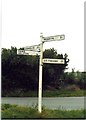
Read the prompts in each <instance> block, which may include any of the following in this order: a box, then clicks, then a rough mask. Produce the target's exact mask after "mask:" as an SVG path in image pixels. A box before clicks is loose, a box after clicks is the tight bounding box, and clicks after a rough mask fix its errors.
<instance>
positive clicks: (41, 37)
mask: <svg viewBox="0 0 86 120" xmlns="http://www.w3.org/2000/svg"><path fill="white" fill-rule="evenodd" d="M42 39H43V35H42V34H41V35H40V40H41V44H40V61H39V91H38V95H39V96H38V111H39V113H41V112H42V66H43V63H42V58H43V42H42Z"/></svg>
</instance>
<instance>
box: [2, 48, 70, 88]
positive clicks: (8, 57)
mask: <svg viewBox="0 0 86 120" xmlns="http://www.w3.org/2000/svg"><path fill="white" fill-rule="evenodd" d="M21 49H22V48H21ZM43 57H44V58H52V59H53V58H55V59H60V58H62V59H64V60H65V64H64V65H61V64H44V65H43V87H44V88H47V86H48V85H50V86H53V87H55V88H58V87H59V85H60V82H59V79H60V76H61V75H62V74H63V73H64V70H65V69H66V66H67V65H68V62H69V61H68V56H67V54H65V55H64V56H63V55H62V54H57V51H56V50H55V49H54V48H51V49H47V50H45V51H44V53H43ZM1 62H2V90H15V89H23V90H36V89H38V79H39V77H38V76H39V56H24V55H21V56H20V55H17V48H16V47H11V49H5V48H4V49H3V50H2V61H1Z"/></svg>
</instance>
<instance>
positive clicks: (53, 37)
mask: <svg viewBox="0 0 86 120" xmlns="http://www.w3.org/2000/svg"><path fill="white" fill-rule="evenodd" d="M64 39H65V35H55V36H48V37H43V42H49V41H57V40H58V41H59V40H64Z"/></svg>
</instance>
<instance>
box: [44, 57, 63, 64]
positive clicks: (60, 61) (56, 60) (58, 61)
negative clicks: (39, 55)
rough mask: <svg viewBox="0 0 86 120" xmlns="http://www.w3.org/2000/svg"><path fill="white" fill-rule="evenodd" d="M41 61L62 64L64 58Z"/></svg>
mask: <svg viewBox="0 0 86 120" xmlns="http://www.w3.org/2000/svg"><path fill="white" fill-rule="evenodd" d="M43 63H50V64H64V59H47V58H46V59H43Z"/></svg>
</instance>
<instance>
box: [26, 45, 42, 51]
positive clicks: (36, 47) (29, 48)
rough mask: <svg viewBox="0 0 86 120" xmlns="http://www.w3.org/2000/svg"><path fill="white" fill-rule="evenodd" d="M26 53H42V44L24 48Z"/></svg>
mask: <svg viewBox="0 0 86 120" xmlns="http://www.w3.org/2000/svg"><path fill="white" fill-rule="evenodd" d="M24 50H25V51H36V52H40V44H38V45H33V46H26V47H24Z"/></svg>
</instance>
